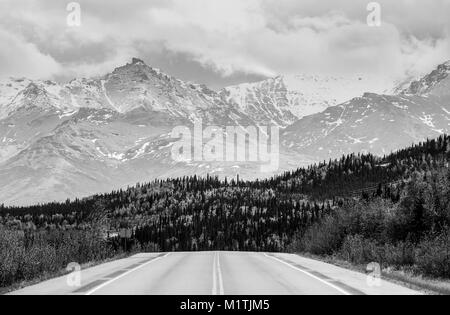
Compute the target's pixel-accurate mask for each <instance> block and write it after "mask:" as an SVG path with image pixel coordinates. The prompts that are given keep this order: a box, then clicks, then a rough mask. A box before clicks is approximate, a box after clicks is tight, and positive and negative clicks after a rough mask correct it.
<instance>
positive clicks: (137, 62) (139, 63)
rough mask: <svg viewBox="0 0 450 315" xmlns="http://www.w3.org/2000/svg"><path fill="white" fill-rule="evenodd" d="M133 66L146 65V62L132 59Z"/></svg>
mask: <svg viewBox="0 0 450 315" xmlns="http://www.w3.org/2000/svg"><path fill="white" fill-rule="evenodd" d="M131 64H133V65H145V62H144V61H143V60H142V59H139V58H133V59H131Z"/></svg>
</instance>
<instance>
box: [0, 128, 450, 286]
mask: <svg viewBox="0 0 450 315" xmlns="http://www.w3.org/2000/svg"><path fill="white" fill-rule="evenodd" d="M449 158H450V137H448V136H442V137H440V138H438V139H435V140H429V141H427V142H425V143H421V144H417V145H414V146H412V147H410V148H407V149H404V150H401V151H399V152H396V153H393V154H391V155H389V156H385V157H375V156H372V155H370V154H368V155H349V156H344V157H342V158H341V159H339V160H336V161H328V162H324V163H321V164H319V165H314V166H310V167H308V168H302V169H298V170H296V171H293V172H288V173H285V174H282V175H280V176H277V177H274V178H272V179H267V180H260V181H252V182H246V181H240V180H239V178H233V179H228V180H225V181H220V180H219V179H218V178H216V177H207V178H197V177H185V178H178V179H170V180H166V181H154V182H151V183H147V184H137V185H136V186H135V187H130V188H128V189H124V190H118V191H114V192H111V193H108V194H104V195H96V196H92V197H90V198H87V199H83V200H74V201H67V202H65V203H51V204H45V205H36V206H32V207H3V206H1V207H0V230H1V233H0V267H1V268H0V285H7V284H10V283H13V282H14V281H17V280H21V279H29V278H33V277H35V276H36V275H38V274H41V273H43V272H51V271H54V270H57V269H60V268H63V267H64V266H65V265H66V264H67V263H70V262H72V261H77V262H86V261H90V260H95V259H103V258H105V257H112V256H114V255H116V254H117V253H120V252H123V251H124V250H126V251H133V250H161V251H191V250H193V251H195V250H240V251H287V250H290V251H304V252H312V253H315V254H320V255H331V254H339V255H341V256H343V257H345V259H348V260H351V261H354V262H357V263H364V262H366V261H368V262H370V261H384V262H386V263H389V264H390V265H391V264H392V265H395V266H405V265H408V266H412V267H414V268H417V270H419V271H420V272H423V273H426V274H431V275H435V276H446V277H450V271H449V270H450V263H449V257H448V254H445V255H446V256H445V255H444V254H443V253H448V252H449V248H448V247H449V245H448V244H449V243H450V242H448V235H449V234H448V229H447V227H448V225H449V224H450V173H449V169H448V160H449ZM123 229H127V230H129V231H130V232H131V237H130V238H127V239H121V238H120V235H118V233H119V232H120V231H121V230H122V231H123ZM445 250H447V251H445ZM400 253H401V254H400ZM436 253H438V254H439V255H440V256H439V257H435V255H436ZM436 259H437V261H435V260H436ZM35 261H41V263H40V264H35V263H33V262H35ZM430 261H433V262H432V263H430ZM446 268H447V269H446Z"/></svg>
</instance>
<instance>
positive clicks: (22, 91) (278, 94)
mask: <svg viewBox="0 0 450 315" xmlns="http://www.w3.org/2000/svg"><path fill="white" fill-rule="evenodd" d="M448 68H449V64H448V63H447V64H444V65H442V66H440V67H439V68H438V69H437V70H436V71H434V72H433V73H431V74H430V75H428V76H426V77H424V78H423V79H421V80H419V81H417V82H413V83H412V84H411V86H410V87H409V88H408V89H403V90H402V92H401V93H399V94H398V95H382V94H375V93H366V94H363V91H365V90H372V91H374V90H375V91H378V90H380V89H381V85H379V84H377V83H373V82H372V81H370V80H367V81H366V80H365V79H363V78H355V79H338V78H323V77H321V78H320V77H311V76H296V77H291V78H289V77H278V78H274V79H268V80H267V81H264V82H260V83H254V84H248V85H241V86H239V87H231V88H226V89H224V90H222V91H220V92H215V91H212V90H210V89H208V88H207V87H206V86H203V85H198V84H193V83H188V82H183V81H181V80H178V79H176V78H174V77H171V76H169V75H167V74H164V73H163V72H161V71H160V70H157V69H154V68H151V67H149V66H147V65H146V64H145V63H144V62H143V61H142V60H139V59H136V58H135V59H133V60H132V62H131V63H129V64H127V65H125V66H122V67H118V68H116V69H115V70H114V71H113V72H111V73H110V74H107V75H105V76H102V77H99V78H92V79H75V80H73V81H71V82H69V83H67V84H57V83H55V82H51V81H30V80H27V79H11V80H8V81H6V82H2V83H0V203H5V204H7V205H10V204H20V205H27V204H32V203H40V202H48V201H53V200H64V199H66V198H76V197H84V196H89V195H91V194H94V193H101V192H104V191H111V190H113V189H119V188H121V187H126V186H127V185H134V184H135V183H136V182H144V181H145V182H147V181H149V180H151V179H154V178H167V177H178V176H184V175H193V174H197V175H200V176H205V175H207V174H212V175H218V176H221V177H225V176H228V177H235V176H237V175H238V174H239V175H240V176H241V178H248V179H255V178H259V177H267V176H271V175H272V174H274V173H279V172H282V171H283V170H290V169H295V168H297V167H299V166H302V165H306V164H310V163H313V162H315V161H319V160H323V159H328V158H330V157H335V156H339V155H341V154H343V153H349V152H366V151H370V152H374V153H378V154H382V153H388V152H390V151H391V150H394V149H397V148H400V147H403V146H407V145H409V144H410V143H411V142H414V141H419V140H423V139H424V138H426V137H434V136H436V135H437V134H439V133H444V132H448V129H449V125H448V122H449V119H450V108H449V99H450V97H449V93H448V91H449V78H448V72H449V71H448ZM355 96H358V97H356V98H354V97H355ZM242 100H244V101H242ZM341 101H342V102H344V101H346V102H345V103H343V104H341V105H338V104H340V103H341ZM299 118H301V119H299ZM199 120H202V122H203V127H204V128H206V127H208V126H214V125H215V126H217V127H218V128H219V129H220V128H224V127H226V126H236V127H239V126H244V127H245V126H268V125H276V126H281V127H283V128H284V129H282V131H281V132H280V141H281V147H280V159H279V160H280V162H279V163H280V166H279V169H278V170H276V171H273V172H269V173H262V172H261V165H262V164H264V163H263V162H261V161H260V162H246V161H230V162H223V161H220V160H218V161H215V162H205V161H203V160H198V161H184V162H183V161H176V160H174V159H173V158H172V149H173V146H174V144H175V143H176V142H177V141H178V140H179V139H176V138H172V135H171V132H172V130H173V128H174V127H177V126H185V127H186V128H187V129H188V130H189V131H192V132H193V129H194V128H193V122H195V121H199ZM192 136H193V134H192ZM227 136H228V134H227ZM260 136H261V133H260ZM212 138H213V136H212V135H210V136H209V138H208V137H205V139H204V142H205V143H206V142H208V141H209V140H211V139H212ZM249 142H250V140H247V141H245V142H244V143H239V142H238V143H237V147H238V148H239V147H240V148H241V149H246V150H247V149H248V148H247V146H248V145H249ZM243 146H245V147H243ZM191 149H192V148H191Z"/></svg>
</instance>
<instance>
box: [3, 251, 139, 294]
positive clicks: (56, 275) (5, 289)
mask: <svg viewBox="0 0 450 315" xmlns="http://www.w3.org/2000/svg"><path fill="white" fill-rule="evenodd" d="M135 254H136V253H122V254H120V255H117V256H114V257H111V258H108V259H104V260H99V261H92V262H88V263H85V264H82V265H81V270H86V269H89V268H92V267H95V266H99V265H102V264H106V263H109V262H112V261H116V260H119V259H124V258H128V257H131V256H133V255H135ZM68 274H70V272H69V271H67V270H66V269H61V270H59V271H58V272H53V273H45V274H42V275H40V276H38V277H36V278H35V279H33V280H28V281H20V282H17V283H14V284H12V285H10V286H8V287H0V295H5V294H8V293H11V292H14V291H17V290H21V289H23V288H26V287H29V286H33V285H36V284H39V283H41V282H45V281H48V280H52V279H56V278H59V277H63V276H66V275H68Z"/></svg>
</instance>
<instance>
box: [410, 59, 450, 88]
mask: <svg viewBox="0 0 450 315" xmlns="http://www.w3.org/2000/svg"><path fill="white" fill-rule="evenodd" d="M449 74H450V60H449V61H447V62H444V63H443V64H440V65H438V66H437V68H436V69H435V70H433V71H432V72H431V73H430V74H428V75H426V76H424V77H423V78H422V79H420V80H418V81H414V82H412V83H411V84H410V86H409V88H407V89H406V90H404V91H403V94H413V95H422V96H426V95H429V94H430V93H433V92H436V93H437V94H439V95H441V94H442V93H448V91H446V90H447V88H446V87H448V77H449ZM443 84H444V85H446V87H443V88H442V89H439V86H441V85H443ZM436 89H438V90H437V91H435V90H436ZM446 95H448V94H446Z"/></svg>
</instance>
